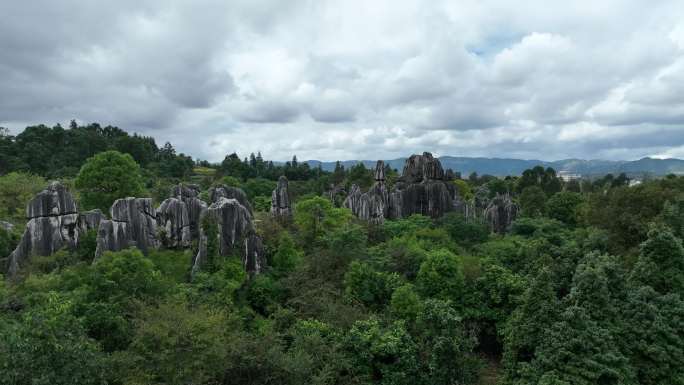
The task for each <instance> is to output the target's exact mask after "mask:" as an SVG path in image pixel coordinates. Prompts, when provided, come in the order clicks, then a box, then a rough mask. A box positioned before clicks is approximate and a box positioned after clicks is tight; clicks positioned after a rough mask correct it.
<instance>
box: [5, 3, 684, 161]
mask: <svg viewBox="0 0 684 385" xmlns="http://www.w3.org/2000/svg"><path fill="white" fill-rule="evenodd" d="M0 13H1V14H3V15H5V18H4V19H3V23H1V24H0V50H1V51H2V52H3V54H2V55H0V95H2V97H1V98H0V126H6V127H9V128H10V129H11V130H12V131H14V132H18V131H20V130H21V129H22V128H23V126H25V125H28V124H36V123H43V122H45V123H48V124H51V123H57V122H62V123H64V122H68V121H69V120H70V119H72V118H76V119H78V120H80V121H84V122H89V121H98V122H101V123H103V124H114V125H119V126H120V127H122V128H124V129H127V130H132V131H136V132H139V133H143V134H147V135H153V136H155V137H156V138H157V139H158V141H159V142H164V141H166V140H170V141H172V142H173V143H174V144H175V145H176V146H177V147H178V149H179V151H183V152H186V153H190V154H192V155H194V156H196V157H200V158H203V159H210V160H214V161H217V160H220V159H222V158H223V156H225V154H226V153H231V152H233V151H237V152H238V153H239V154H240V155H243V156H244V155H247V154H248V153H249V152H253V151H254V152H256V151H261V152H262V153H263V154H264V155H265V156H266V157H267V158H273V159H288V158H290V157H291V156H292V155H293V154H297V156H298V157H299V158H300V159H324V160H334V159H353V158H356V159H358V158H367V159H374V158H390V157H396V156H405V155H408V154H409V153H412V152H422V151H425V150H431V151H433V152H435V153H437V154H440V155H465V156H499V157H509V156H515V157H526V158H544V159H559V158H565V157H583V158H598V157H604V158H628V159H632V158H639V157H642V156H647V155H654V156H661V157H662V156H668V155H673V156H680V155H678V154H681V151H682V150H681V149H682V148H684V23H683V22H682V21H681V20H684V5H682V3H681V2H679V1H676V0H670V1H661V2H657V3H656V4H644V3H643V2H642V1H637V0H628V1H624V0H606V1H602V2H600V3H598V4H597V3H596V2H593V1H588V0H586V1H585V0H580V1H574V2H568V3H567V4H562V5H561V4H556V5H554V6H550V5H548V2H545V1H542V0H529V1H526V2H524V3H519V2H518V3H515V4H513V3H511V2H506V1H497V0H484V1H482V0H479V1H475V0H463V1H459V2H452V1H446V0H444V1H431V2H423V1H418V0H393V1H389V0H379V1H373V2H366V1H360V0H359V1H356V0H354V1H344V2H339V1H332V0H322V1H309V0H295V1H288V2H277V1H274V0H236V1H231V2H222V1H218V0H200V1H194V2H182V1H160V0H142V1H141V0H136V1H131V0H122V1H118V2H115V3H111V4H100V3H93V2H89V1H85V0H66V1H62V2H59V3H56V2H53V1H47V0H43V1H33V2H3V3H1V4H0ZM627 20H629V22H626V21H627Z"/></svg>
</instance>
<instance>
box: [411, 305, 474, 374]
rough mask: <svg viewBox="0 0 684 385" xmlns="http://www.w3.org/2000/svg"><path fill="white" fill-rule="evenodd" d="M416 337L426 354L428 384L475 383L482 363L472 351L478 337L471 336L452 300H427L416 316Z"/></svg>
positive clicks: (423, 370) (424, 368) (423, 369)
mask: <svg viewBox="0 0 684 385" xmlns="http://www.w3.org/2000/svg"><path fill="white" fill-rule="evenodd" d="M416 330H417V334H418V338H417V340H418V341H419V342H418V346H419V351H420V352H421V356H422V357H424V360H425V362H424V364H423V367H422V371H421V374H422V377H423V380H424V381H425V383H427V384H472V383H476V382H477V380H478V374H479V369H480V362H479V360H478V359H477V357H476V356H475V355H474V354H473V350H474V348H475V345H476V343H477V340H476V339H475V338H474V337H472V336H470V335H469V333H468V332H467V330H466V328H465V326H464V325H463V320H462V318H461V316H460V315H459V314H458V312H457V311H456V310H455V309H454V308H453V306H452V305H451V301H443V300H438V299H428V300H426V301H425V303H424V304H423V306H422V308H421V311H420V313H419V314H418V317H417V319H416Z"/></svg>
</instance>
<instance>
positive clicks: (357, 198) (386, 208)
mask: <svg viewBox="0 0 684 385" xmlns="http://www.w3.org/2000/svg"><path fill="white" fill-rule="evenodd" d="M375 178H376V179H375V183H374V184H373V186H372V187H371V188H370V189H369V190H368V191H367V192H365V193H363V192H361V190H360V189H359V187H358V186H352V190H351V191H350V193H349V195H348V196H347V198H346V199H345V201H344V203H343V206H344V207H347V208H349V209H350V210H351V211H352V213H354V215H356V216H357V217H358V218H361V219H363V220H367V221H369V222H374V223H381V222H382V221H383V220H384V219H385V218H403V217H407V216H409V215H412V214H422V215H427V216H430V217H439V216H441V215H443V214H444V213H446V212H448V211H452V210H454V209H455V204H456V202H457V200H458V199H457V198H458V194H457V193H456V187H455V186H454V185H453V184H451V183H447V182H445V174H444V170H443V169H442V165H441V164H440V163H439V160H438V159H435V158H433V157H432V154H430V153H428V152H426V153H423V155H412V156H411V157H409V158H408V159H407V160H406V163H405V164H404V169H403V173H402V176H401V177H400V178H399V180H398V181H397V182H396V184H395V187H394V189H393V190H392V191H389V190H388V188H387V185H386V183H385V164H384V162H382V161H378V163H377V164H376V166H375Z"/></svg>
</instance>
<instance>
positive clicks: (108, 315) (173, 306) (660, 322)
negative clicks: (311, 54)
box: [0, 122, 684, 385]
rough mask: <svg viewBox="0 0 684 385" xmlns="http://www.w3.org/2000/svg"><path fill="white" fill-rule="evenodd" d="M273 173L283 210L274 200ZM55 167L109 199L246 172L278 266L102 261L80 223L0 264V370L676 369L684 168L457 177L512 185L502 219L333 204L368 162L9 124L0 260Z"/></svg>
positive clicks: (268, 373)
mask: <svg viewBox="0 0 684 385" xmlns="http://www.w3.org/2000/svg"><path fill="white" fill-rule="evenodd" d="M407 155H408V154H407ZM456 171H458V170H456ZM281 175H285V176H287V178H288V179H289V181H290V194H291V197H292V200H293V202H294V216H293V218H292V220H291V221H289V222H282V221H277V220H275V219H274V218H272V217H271V216H270V215H269V213H268V211H269V209H270V205H271V192H272V191H273V189H274V188H275V187H276V183H277V180H278V177H280V176H281ZM386 175H387V181H388V183H389V184H392V183H394V181H395V180H396V178H397V176H398V172H397V170H392V169H390V168H387V169H386ZM49 180H61V181H62V182H63V183H64V184H65V185H66V186H69V189H70V190H71V192H72V193H73V194H74V196H75V197H76V199H77V201H78V204H79V208H83V209H94V208H100V209H101V210H103V211H104V212H108V210H109V207H110V206H111V204H112V202H113V201H114V200H115V199H118V198H123V197H127V196H137V197H152V198H153V200H154V202H155V204H156V205H158V204H159V203H160V202H161V201H162V200H164V199H165V198H166V197H167V196H168V194H169V190H170V189H171V187H172V186H173V185H175V184H177V183H179V182H188V183H196V184H198V185H199V186H200V187H201V189H202V191H206V190H207V189H208V188H209V187H211V186H215V185H218V184H225V185H228V186H235V187H240V188H241V189H243V190H244V191H245V193H246V195H247V197H248V199H249V200H250V203H251V205H252V207H253V208H254V210H255V217H256V222H257V223H258V224H257V231H258V232H259V234H260V235H261V237H262V238H263V241H264V245H265V248H266V251H267V261H268V268H267V269H266V271H265V272H263V273H261V274H257V275H254V276H250V275H248V274H247V273H246V272H245V271H244V268H243V266H242V263H241V261H240V259H239V258H238V257H229V258H218V257H217V256H212V263H211V264H210V266H208V268H206V269H205V270H203V271H201V272H200V273H198V274H197V275H195V276H194V277H193V278H192V279H191V275H190V267H191V263H190V262H191V260H192V258H193V255H194V254H195V253H196V247H197V245H193V247H192V248H191V249H186V250H183V249H180V250H177V249H160V250H153V251H150V252H149V253H148V254H147V255H143V253H141V252H140V251H138V250H137V249H135V248H131V249H127V250H123V251H120V252H107V253H105V254H104V255H103V256H102V257H101V258H100V259H98V260H97V261H96V262H95V263H93V255H94V251H95V234H94V233H89V234H88V235H87V236H86V237H85V238H84V239H83V240H82V241H81V242H79V246H78V248H76V249H73V250H70V249H63V250H60V251H58V252H56V253H54V254H53V255H50V256H44V257H34V258H33V259H32V260H31V263H30V264H29V265H28V266H26V267H24V269H23V270H22V271H21V274H20V276H19V277H17V278H16V279H12V280H7V279H4V278H3V279H0V384H32V385H38V384H51V385H59V384H122V385H123V384H293V385H298V384H387V385H389V384H392V385H400V384H406V385H422V384H425V385H428V384H504V385H527V384H530V385H536V384H539V385H594V384H600V385H623V384H624V385H637V384H644V385H670V384H671V385H684V247H683V244H682V239H683V238H684V177H682V176H675V175H668V176H665V177H662V178H658V179H653V180H649V181H645V182H644V183H642V184H640V185H637V186H632V187H630V186H629V184H628V180H627V178H626V177H625V176H624V175H618V176H613V175H607V176H605V177H603V178H599V179H595V180H582V181H573V182H567V183H566V182H563V181H562V180H560V179H559V178H558V177H557V176H556V172H555V171H554V170H553V169H550V168H546V169H545V168H543V167H535V168H532V169H529V170H526V171H525V172H524V173H523V174H522V175H521V176H509V177H506V178H496V177H493V176H488V175H480V176H478V175H476V174H472V175H470V176H469V177H464V179H457V180H455V181H451V182H449V183H454V184H455V185H456V189H457V191H458V193H459V196H460V197H462V199H464V200H472V199H478V194H482V193H486V194H489V195H490V197H489V198H491V197H493V196H494V195H495V194H497V193H500V194H510V195H511V196H512V197H513V200H514V201H515V202H516V203H517V205H518V206H519V207H520V213H519V215H518V219H517V220H516V221H515V222H513V224H512V226H511V228H510V231H509V232H508V233H506V234H504V235H501V234H495V233H492V232H491V231H490V228H489V226H488V225H487V224H486V223H483V222H480V221H473V220H466V218H465V217H464V216H462V215H461V214H459V213H457V212H451V213H448V214H446V215H444V216H442V217H440V218H429V217H425V216H420V215H413V216H410V217H407V218H403V219H398V220H387V221H385V222H384V223H382V224H369V223H366V222H363V221H360V220H358V219H356V218H355V217H354V216H353V215H352V214H351V212H350V211H349V210H348V209H346V208H343V207H341V205H340V203H341V199H343V194H344V193H343V191H349V190H350V186H351V185H352V184H356V185H358V186H360V187H361V188H362V189H363V190H365V189H368V188H369V187H370V186H371V184H372V183H373V181H374V178H373V171H372V170H368V169H366V168H365V167H364V166H363V165H358V166H354V167H351V168H348V169H345V168H343V167H342V166H341V165H340V166H339V167H337V168H336V169H335V170H334V171H333V172H326V171H323V170H321V169H320V168H310V167H309V166H308V164H306V163H300V162H298V161H297V159H296V157H293V159H292V160H291V161H289V162H286V163H284V164H274V163H273V162H270V161H267V160H264V159H263V158H262V155H261V154H259V153H257V154H250V155H249V156H248V157H246V158H241V157H239V156H238V155H236V154H229V155H227V156H226V157H225V159H224V160H223V162H221V163H219V164H211V163H209V162H206V161H201V160H194V159H192V158H191V157H190V156H187V155H185V154H180V153H176V151H175V149H174V148H173V146H172V145H171V144H169V143H167V144H165V145H164V146H161V147H159V146H158V145H157V144H156V143H155V141H154V139H153V138H150V137H142V136H138V135H129V134H128V133H126V132H125V131H123V130H121V129H119V128H116V127H111V126H107V127H101V126H100V125H98V124H90V125H87V126H79V125H77V124H76V123H75V122H72V124H71V125H70V127H69V128H63V127H60V126H55V127H47V126H43V125H41V126H34V127H27V128H26V130H24V131H23V132H22V133H20V134H18V135H16V136H12V135H9V133H8V132H7V131H6V130H0V221H4V222H6V225H5V226H0V272H2V269H4V268H5V266H6V264H7V261H6V257H7V256H8V255H9V254H10V253H11V252H12V250H13V249H14V247H15V246H16V244H17V242H18V240H19V237H20V236H21V233H22V232H23V228H24V225H25V223H26V218H25V207H26V204H27V202H28V201H29V200H30V199H31V198H32V197H33V196H34V195H35V194H36V193H38V192H39V191H41V190H42V189H44V188H45V186H46V185H47V184H48V181H49ZM483 186H484V187H486V188H482V187H483ZM331 190H332V191H333V193H332V194H329V193H328V192H329V191H331ZM335 192H338V193H335ZM10 225H12V226H10ZM209 253H210V254H212V253H215V252H214V251H212V250H209Z"/></svg>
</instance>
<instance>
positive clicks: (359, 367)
mask: <svg viewBox="0 0 684 385" xmlns="http://www.w3.org/2000/svg"><path fill="white" fill-rule="evenodd" d="M344 346H345V348H346V350H347V351H348V352H349V353H350V354H351V356H352V362H353V364H354V370H355V371H356V373H358V375H359V376H362V377H361V378H364V379H365V380H366V381H368V382H372V383H375V384H388V385H389V384H391V385H403V384H406V385H408V384H412V383H415V381H416V378H417V375H418V369H419V366H418V363H417V360H416V353H417V350H416V344H415V342H414V341H413V339H412V338H411V335H410V334H409V333H408V331H407V330H406V327H405V326H404V324H403V323H402V322H394V323H391V324H389V325H387V326H383V325H382V324H381V323H380V321H378V320H377V319H370V320H367V321H358V322H356V323H355V324H354V326H353V327H352V328H351V330H349V332H348V333H347V335H346V336H345V338H344Z"/></svg>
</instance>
